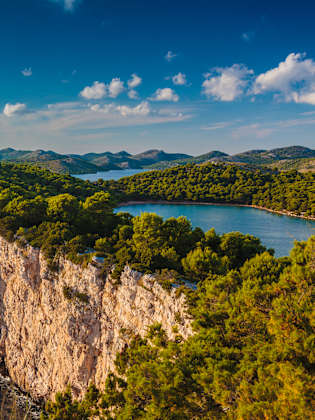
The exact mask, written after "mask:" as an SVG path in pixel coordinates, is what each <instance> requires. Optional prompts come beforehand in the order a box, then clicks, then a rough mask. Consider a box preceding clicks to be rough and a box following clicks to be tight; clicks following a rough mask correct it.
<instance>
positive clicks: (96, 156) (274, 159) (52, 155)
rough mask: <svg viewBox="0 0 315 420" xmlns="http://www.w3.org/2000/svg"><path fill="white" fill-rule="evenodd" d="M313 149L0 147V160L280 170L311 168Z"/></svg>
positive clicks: (88, 167)
mask: <svg viewBox="0 0 315 420" xmlns="http://www.w3.org/2000/svg"><path fill="white" fill-rule="evenodd" d="M314 158H315V150H312V149H309V148H307V147H303V146H290V147H282V148H278V149H272V150H249V151H247V152H243V153H238V154H236V155H228V154H227V153H223V152H220V151H217V150H214V151H211V152H209V153H205V154H202V155H200V156H190V155H186V154H183V153H166V152H164V151H163V150H157V149H152V150H147V151H145V152H142V153H138V154H135V155H132V154H130V153H128V152H126V151H121V152H118V153H112V152H104V153H86V154H84V155H79V154H69V155H63V154H60V153H56V152H53V151H51V150H48V151H45V150H41V149H39V150H33V151H32V150H15V149H12V148H7V149H2V150H0V161H7V162H17V163H32V164H36V165H37V166H40V167H43V168H47V169H50V170H52V171H55V172H58V173H71V174H83V173H95V172H98V171H108V170H111V169H141V168H151V169H166V168H171V167H174V166H178V165H187V164H188V163H190V164H202V163H206V162H212V161H218V162H228V163H232V164H246V165H256V166H257V165H258V166H269V167H272V168H277V169H279V170H289V169H296V170H299V171H304V172H305V171H310V170H312V168H314V163H312V159H314Z"/></svg>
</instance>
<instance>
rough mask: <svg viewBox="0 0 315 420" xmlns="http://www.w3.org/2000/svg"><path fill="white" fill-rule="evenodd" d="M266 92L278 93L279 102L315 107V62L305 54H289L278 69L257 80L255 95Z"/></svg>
mask: <svg viewBox="0 0 315 420" xmlns="http://www.w3.org/2000/svg"><path fill="white" fill-rule="evenodd" d="M265 92H277V93H276V94H275V98H276V99H278V100H284V101H286V102H296V103H306V104H311V105H315V62H314V61H313V60H312V59H305V54H300V53H297V54H295V53H291V54H289V55H288V56H287V58H286V59H285V61H283V62H281V63H279V65H278V67H275V68H273V69H271V70H268V71H267V72H266V73H262V74H260V75H259V76H258V77H257V78H256V80H255V84H254V87H253V93H254V94H256V95H257V94H261V93H265Z"/></svg>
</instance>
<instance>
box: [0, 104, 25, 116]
mask: <svg viewBox="0 0 315 420" xmlns="http://www.w3.org/2000/svg"><path fill="white" fill-rule="evenodd" d="M25 111H26V105H25V104H21V103H16V104H6V105H5V107H4V109H3V114H4V115H5V116H6V117H13V116H14V115H18V114H23V113H25Z"/></svg>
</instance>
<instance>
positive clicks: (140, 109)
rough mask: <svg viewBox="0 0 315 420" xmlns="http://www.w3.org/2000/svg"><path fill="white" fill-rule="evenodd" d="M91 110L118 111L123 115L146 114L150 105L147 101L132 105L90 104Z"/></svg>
mask: <svg viewBox="0 0 315 420" xmlns="http://www.w3.org/2000/svg"><path fill="white" fill-rule="evenodd" d="M90 110H91V111H95V112H101V113H103V114H108V113H109V112H112V113H113V112H118V113H119V114H120V115H122V116H123V117H129V116H144V117H145V116H147V115H149V114H150V112H151V110H150V105H149V103H148V102H147V101H143V102H141V103H140V104H139V105H136V106H134V107H132V106H127V105H114V104H106V105H103V106H101V105H99V104H95V105H91V106H90Z"/></svg>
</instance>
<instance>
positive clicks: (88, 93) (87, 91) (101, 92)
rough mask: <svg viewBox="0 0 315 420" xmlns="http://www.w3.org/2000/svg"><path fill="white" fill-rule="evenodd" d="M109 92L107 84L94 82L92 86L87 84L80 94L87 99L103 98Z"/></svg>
mask: <svg viewBox="0 0 315 420" xmlns="http://www.w3.org/2000/svg"><path fill="white" fill-rule="evenodd" d="M106 94H107V86H106V85H105V83H100V82H97V81H96V82H94V83H93V85H92V86H86V87H85V88H84V89H83V90H82V91H81V92H80V95H81V96H82V97H83V98H85V99H102V98H104V97H105V96H106Z"/></svg>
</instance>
